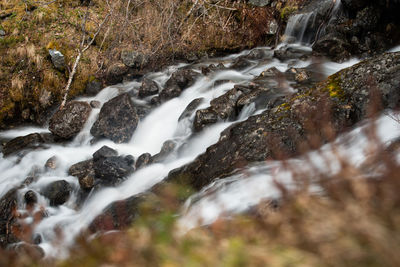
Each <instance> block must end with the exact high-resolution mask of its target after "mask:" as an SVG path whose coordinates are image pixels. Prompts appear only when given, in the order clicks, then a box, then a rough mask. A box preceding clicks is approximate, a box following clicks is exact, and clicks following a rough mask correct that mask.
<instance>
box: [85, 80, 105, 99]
mask: <svg viewBox="0 0 400 267" xmlns="http://www.w3.org/2000/svg"><path fill="white" fill-rule="evenodd" d="M101 89H103V85H102V84H101V82H100V81H98V80H94V81H91V82H88V83H87V85H86V90H85V93H86V94H87V95H90V96H95V95H97V94H98V93H100V91H101Z"/></svg>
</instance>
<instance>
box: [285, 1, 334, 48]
mask: <svg viewBox="0 0 400 267" xmlns="http://www.w3.org/2000/svg"><path fill="white" fill-rule="evenodd" d="M319 5H320V6H317V7H316V8H315V10H312V11H309V12H304V13H300V14H296V15H294V16H291V17H290V18H289V20H288V22H287V25H286V30H285V34H284V40H285V42H292V41H296V42H298V43H300V44H310V43H311V42H312V41H315V40H314V38H315V35H316V34H317V32H309V31H310V29H311V28H318V27H322V28H321V29H320V31H323V28H325V27H326V26H327V25H329V24H330V23H331V22H332V20H333V19H335V17H336V15H337V14H338V12H339V10H340V7H341V0H324V1H321V3H319ZM325 5H328V6H329V7H331V6H332V5H333V6H332V10H331V12H330V14H329V16H330V17H329V20H328V21H327V24H326V25H316V17H317V13H318V9H319V8H322V6H325ZM310 26H311V27H310ZM315 31H316V30H315Z"/></svg>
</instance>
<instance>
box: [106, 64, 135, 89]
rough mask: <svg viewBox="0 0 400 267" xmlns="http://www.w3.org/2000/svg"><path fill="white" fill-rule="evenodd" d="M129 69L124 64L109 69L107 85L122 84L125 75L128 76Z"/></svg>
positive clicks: (114, 65)
mask: <svg viewBox="0 0 400 267" xmlns="http://www.w3.org/2000/svg"><path fill="white" fill-rule="evenodd" d="M128 71H129V68H128V67H127V66H125V64H122V63H115V64H113V65H111V66H110V67H108V69H107V71H106V74H105V76H104V78H105V82H106V84H117V83H121V82H122V81H123V79H124V75H125V74H127V73H128Z"/></svg>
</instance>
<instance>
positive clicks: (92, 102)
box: [90, 100, 101, 108]
mask: <svg viewBox="0 0 400 267" xmlns="http://www.w3.org/2000/svg"><path fill="white" fill-rule="evenodd" d="M90 106H91V107H92V108H100V107H101V103H100V101H96V100H92V101H90Z"/></svg>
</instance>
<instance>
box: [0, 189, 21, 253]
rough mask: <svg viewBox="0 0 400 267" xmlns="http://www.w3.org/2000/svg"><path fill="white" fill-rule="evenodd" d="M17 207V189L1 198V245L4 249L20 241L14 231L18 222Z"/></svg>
mask: <svg viewBox="0 0 400 267" xmlns="http://www.w3.org/2000/svg"><path fill="white" fill-rule="evenodd" d="M17 208H18V206H17V193H16V189H12V190H10V191H8V192H7V193H6V194H5V195H4V196H3V197H2V198H1V199H0V247H1V248H3V249H4V248H6V247H7V245H9V244H12V243H15V242H18V241H19V240H18V238H17V237H16V236H15V235H14V231H13V228H14V226H15V225H16V224H17V218H16V217H15V214H16V210H17Z"/></svg>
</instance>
